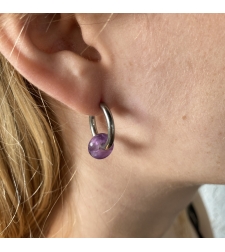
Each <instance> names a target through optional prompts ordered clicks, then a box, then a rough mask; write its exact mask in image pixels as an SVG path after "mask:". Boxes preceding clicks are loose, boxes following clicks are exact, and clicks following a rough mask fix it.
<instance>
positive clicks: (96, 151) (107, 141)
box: [88, 103, 115, 159]
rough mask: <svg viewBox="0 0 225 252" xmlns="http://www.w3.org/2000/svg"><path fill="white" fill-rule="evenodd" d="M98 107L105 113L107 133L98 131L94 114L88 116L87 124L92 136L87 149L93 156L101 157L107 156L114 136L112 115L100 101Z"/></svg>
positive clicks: (110, 150)
mask: <svg viewBox="0 0 225 252" xmlns="http://www.w3.org/2000/svg"><path fill="white" fill-rule="evenodd" d="M100 107H101V109H102V111H103V113H104V115H105V118H106V123H107V128H108V135H107V134H105V133H100V134H99V133H98V130H97V125H96V121H95V117H94V116H89V124H90V128H91V133H92V135H93V138H92V139H91V141H90V142H89V144H88V151H89V153H90V155H91V156H92V157H93V158H96V159H103V158H106V157H108V156H109V155H110V154H111V152H112V150H113V147H114V144H113V142H114V137H115V125H114V120H113V116H112V114H111V112H110V110H109V108H108V107H107V106H106V105H105V104H104V103H100Z"/></svg>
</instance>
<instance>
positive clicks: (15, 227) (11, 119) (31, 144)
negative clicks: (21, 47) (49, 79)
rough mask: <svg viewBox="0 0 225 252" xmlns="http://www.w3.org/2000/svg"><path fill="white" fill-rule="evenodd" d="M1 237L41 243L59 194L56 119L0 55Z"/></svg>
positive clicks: (40, 96)
mask: <svg viewBox="0 0 225 252" xmlns="http://www.w3.org/2000/svg"><path fill="white" fill-rule="evenodd" d="M0 71H1V72H0V237H43V236H44V231H43V230H44V228H45V222H46V218H47V217H48V214H49V212H50V211H51V209H52V207H53V205H54V204H55V202H56V200H57V198H58V197H59V195H60V193H61V180H60V170H59V167H60V152H59V147H58V144H57V141H56V136H55V134H54V129H53V128H52V125H53V127H54V124H52V120H53V119H52V118H53V115H52V113H51V111H50V110H49V107H48V106H47V104H46V102H45V101H44V99H43V98H42V94H41V92H40V91H39V90H38V89H36V88H35V87H33V86H32V85H31V84H29V83H28V82H27V81H26V80H25V79H24V78H23V77H22V76H21V75H20V74H19V73H18V72H17V71H16V70H15V69H14V68H13V67H12V66H11V65H10V63H9V62H8V61H7V60H6V59H5V58H4V57H3V56H2V55H0Z"/></svg>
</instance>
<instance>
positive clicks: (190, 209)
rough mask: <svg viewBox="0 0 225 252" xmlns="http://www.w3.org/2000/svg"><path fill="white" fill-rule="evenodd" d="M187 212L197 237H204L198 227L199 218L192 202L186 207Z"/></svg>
mask: <svg viewBox="0 0 225 252" xmlns="http://www.w3.org/2000/svg"><path fill="white" fill-rule="evenodd" d="M187 213H188V216H189V219H190V221H191V223H192V225H193V227H194V229H195V231H196V233H197V234H198V237H199V238H204V237H203V236H202V234H201V231H200V229H199V220H198V215H197V213H196V211H195V208H194V206H193V205H192V203H191V204H190V205H189V206H188V207H187Z"/></svg>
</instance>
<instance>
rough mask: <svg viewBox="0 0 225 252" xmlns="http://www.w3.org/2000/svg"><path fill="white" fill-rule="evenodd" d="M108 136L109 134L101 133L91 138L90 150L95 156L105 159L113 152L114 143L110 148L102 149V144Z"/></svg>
mask: <svg viewBox="0 0 225 252" xmlns="http://www.w3.org/2000/svg"><path fill="white" fill-rule="evenodd" d="M107 138H108V135H107V134H104V133H100V134H98V135H96V136H94V137H93V138H92V139H91V141H90V142H89V144H88V151H89V153H90V155H91V156H92V157H93V158H96V159H103V158H106V157H108V156H109V155H110V154H111V152H112V150H113V146H114V145H112V146H111V147H110V148H109V149H108V150H103V149H101V146H103V145H104V144H105V143H106V141H107Z"/></svg>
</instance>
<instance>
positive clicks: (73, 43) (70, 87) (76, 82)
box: [0, 14, 103, 115]
mask: <svg viewBox="0 0 225 252" xmlns="http://www.w3.org/2000/svg"><path fill="white" fill-rule="evenodd" d="M9 18H10V20H9V21H8V25H7V26H3V27H2V31H1V33H2V36H1V37H0V51H1V53H2V54H3V55H4V56H5V57H6V58H7V60H8V61H9V62H10V63H11V64H12V65H13V66H14V67H15V68H16V69H17V70H18V72H19V73H21V74H22V75H23V76H24V77H25V78H26V79H27V80H28V81H29V82H30V83H32V84H33V85H35V86H36V87H38V88H39V89H40V90H42V91H44V92H45V93H47V94H48V95H50V96H51V97H53V98H55V99H56V100H58V101H60V102H62V103H64V104H65V105H67V106H69V107H70V108H72V109H74V110H75V111H77V112H78V113H83V114H87V115H97V114H99V113H101V111H100V108H99V104H100V101H101V100H102V80H101V76H103V74H102V71H103V69H102V67H101V64H100V54H99V52H98V51H97V50H96V49H95V48H93V47H89V46H88V45H86V44H85V42H84V40H83V38H82V32H81V31H80V28H79V26H78V24H77V22H76V20H75V17H74V16H72V15H68V16H60V15H57V16H55V17H53V16H51V17H48V18H45V16H44V14H43V15H42V16H41V15H40V16H39V15H38V16H37V17H35V18H34V17H28V18H27V19H26V20H25V18H23V19H19V18H18V17H16V16H15V17H13V16H10V17H9ZM50 18H51V19H50ZM24 20H25V21H24ZM6 27H7V28H6ZM85 48H87V50H85Z"/></svg>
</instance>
